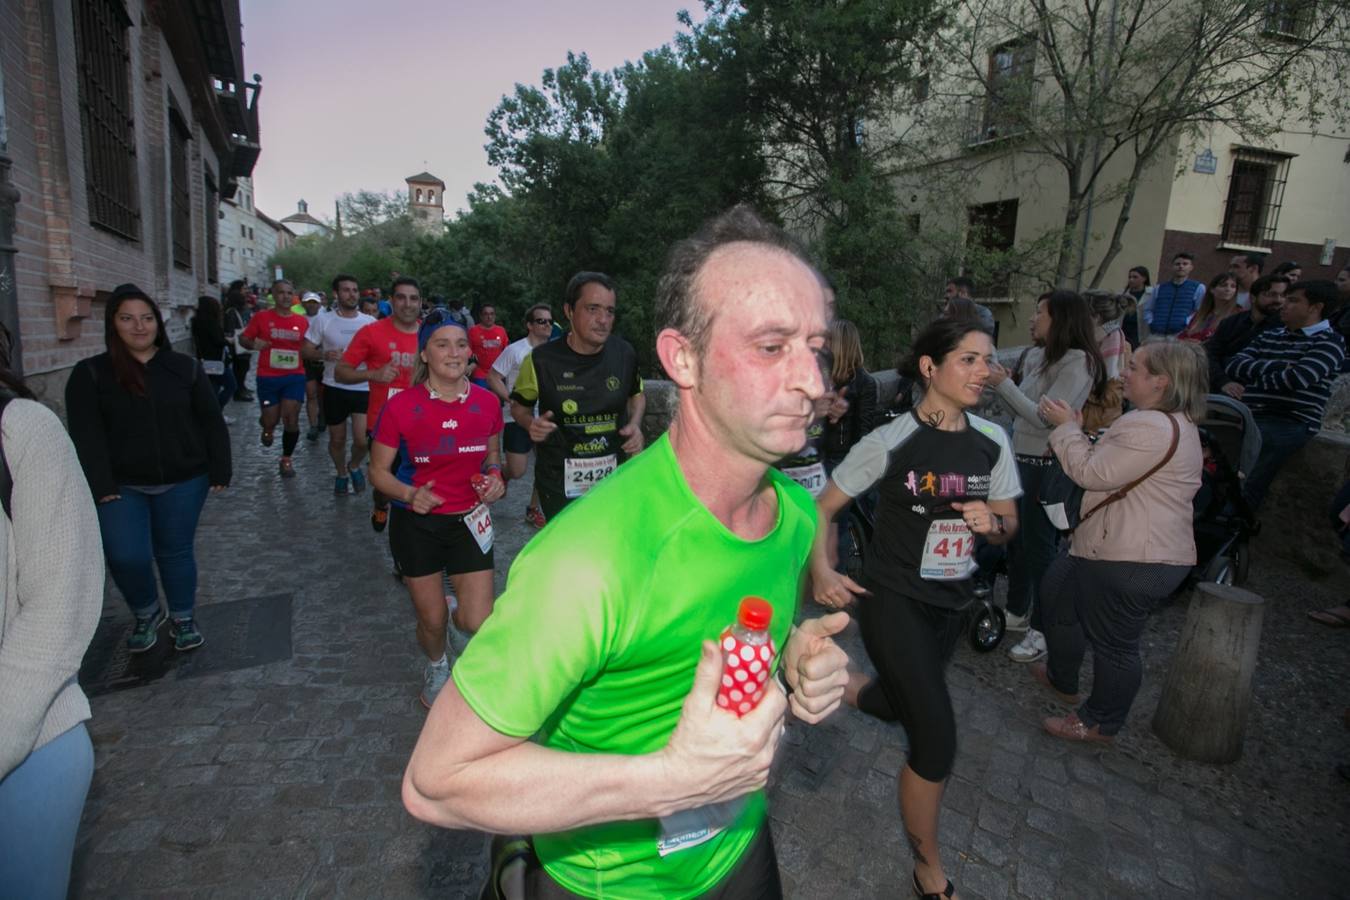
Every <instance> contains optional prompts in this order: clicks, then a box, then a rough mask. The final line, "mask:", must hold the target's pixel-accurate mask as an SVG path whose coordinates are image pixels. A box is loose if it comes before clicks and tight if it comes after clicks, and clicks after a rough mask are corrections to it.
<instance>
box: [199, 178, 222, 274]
mask: <svg viewBox="0 0 1350 900" xmlns="http://www.w3.org/2000/svg"><path fill="white" fill-rule="evenodd" d="M203 188H204V189H203V191H202V206H203V210H202V214H203V216H204V217H205V222H206V281H207V283H208V284H215V283H217V282H218V281H220V272H219V266H218V263H217V255H216V254H217V249H216V245H217V243H218V242H219V240H220V237H219V235H218V234H217V231H218V227H217V225H216V223H217V222H218V221H219V216H220V189H219V188H217V187H216V178H215V175H214V174H212V172H211V170H210V168H206V170H205V176H204V183H203Z"/></svg>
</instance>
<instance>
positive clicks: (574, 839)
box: [454, 436, 816, 900]
mask: <svg viewBox="0 0 1350 900" xmlns="http://www.w3.org/2000/svg"><path fill="white" fill-rule="evenodd" d="M767 477H768V479H769V481H770V483H771V484H772V485H773V487H774V490H775V492H776V494H777V498H778V520H777V522H776V524H775V526H774V528H773V530H772V531H771V532H770V533H769V534H768V535H766V536H765V537H764V538H762V539H760V540H758V541H746V540H743V539H741V538H739V537H737V536H736V535H734V534H732V533H731V532H730V531H728V530H727V529H726V528H725V527H724V526H723V525H722V523H721V522H719V521H718V520H717V519H716V518H715V517H714V516H713V515H712V513H710V512H709V511H708V510H707V508H706V507H705V506H703V504H702V503H701V502H700V501H699V500H698V498H697V497H695V496H694V494H693V492H692V491H691V490H690V489H689V486H688V484H687V483H686V482H685V480H684V475H683V473H682V472H681V470H680V467H679V464H678V462H677V461H676V459H675V453H674V450H673V449H672V448H671V446H670V439H669V437H668V436H662V438H661V439H660V440H658V441H657V442H656V443H654V444H653V445H652V446H651V447H649V448H648V449H647V450H646V451H644V452H642V453H640V454H638V455H637V456H636V457H634V458H633V459H632V460H631V461H629V462H628V463H626V464H624V465H623V466H621V467H620V468H619V470H618V471H617V472H615V474H614V475H612V476H610V477H609V478H606V479H605V480H604V481H603V482H601V483H600V484H598V485H596V486H595V488H594V489H593V490H592V491H591V492H590V493H589V494H588V495H587V496H586V498H585V500H584V502H581V503H573V504H572V505H570V506H568V507H567V508H566V509H565V510H563V512H562V513H560V514H559V515H558V516H556V517H555V518H554V519H552V520H550V521H549V524H548V525H547V527H545V528H544V530H543V531H541V532H540V533H539V535H538V536H537V537H535V538H534V539H533V540H532V541H530V543H529V544H527V545H526V546H525V549H524V550H522V551H521V553H520V555H519V556H517V557H516V560H515V563H514V564H513V565H512V566H511V571H510V575H509V577H508V579H507V584H506V590H505V592H504V593H503V594H502V596H501V597H499V598H497V602H496V606H495V608H494V610H493V613H492V615H491V616H489V617H488V619H487V622H486V623H485V624H484V625H483V628H482V630H480V631H479V632H478V634H477V635H476V636H475V637H474V639H473V641H472V642H470V644H469V647H468V649H467V650H466V651H465V653H464V656H463V657H462V658H461V659H460V660H459V661H458V662H457V663H456V664H455V670H454V679H455V684H456V686H457V687H458V688H459V691H460V693H461V694H462V695H463V696H464V699H465V701H466V702H467V703H468V704H469V706H470V708H472V709H473V711H474V712H475V713H477V714H478V716H479V718H481V719H482V720H483V721H484V722H486V723H487V724H488V725H489V726H491V727H492V728H493V729H495V730H497V731H498V732H501V733H502V734H506V735H511V736H514V737H521V738H528V737H534V739H535V740H536V741H537V742H538V743H540V744H541V745H543V746H545V747H552V748H555V749H558V750H563V751H566V752H569V753H623V754H632V755H635V754H642V753H650V752H653V751H656V750H659V749H661V748H662V747H664V746H665V745H666V742H667V741H668V740H669V738H670V734H671V732H672V731H674V730H675V724H676V722H678V721H679V718H680V711H681V706H682V704H683V703H684V698H685V696H686V695H687V694H688V693H689V689H690V687H691V686H692V685H693V681H694V670H695V668H696V667H697V665H698V659H699V653H700V647H701V643H702V642H703V641H705V640H716V639H717V637H718V636H719V635H720V634H721V632H722V630H723V629H724V628H725V627H726V626H727V625H730V624H731V623H732V622H733V621H735V618H736V611H737V609H738V607H739V605H740V601H741V598H742V597H745V596H747V595H756V596H759V597H763V598H765V599H766V600H768V601H769V602H770V603H771V604H772V605H773V608H774V616H773V622H772V624H771V626H770V633H771V634H772V636H773V640H774V643H775V645H776V646H777V647H778V648H779V649H780V650H781V648H782V647H783V646H784V643H785V642H786V640H787V636H788V631H789V629H790V627H791V625H792V619H793V615H794V613H795V611H796V608H797V597H798V593H799V591H800V589H801V583H802V577H803V574H804V572H805V567H806V563H807V560H808V557H809V556H810V551H811V541H812V539H813V537H814V535H815V527H816V511H815V505H814V504H813V503H812V501H811V498H810V496H808V495H807V493H806V492H805V491H804V490H802V489H801V488H800V487H798V486H797V485H796V484H794V483H792V482H791V481H790V480H789V479H788V478H786V477H785V476H784V475H782V474H781V473H779V472H777V471H774V470H770V471H769V473H768V475H767ZM746 800H747V802H745V803H744V804H743V806H742V808H741V810H740V814H739V816H737V817H736V818H735V819H734V821H733V822H732V823H731V825H730V826H729V827H727V828H726V829H725V830H722V831H720V832H716V833H715V834H714V835H713V836H712V837H711V838H709V839H706V840H704V841H703V842H701V843H697V842H694V841H690V842H689V843H688V844H686V845H685V846H684V847H683V848H682V849H679V850H675V851H673V852H667V853H666V854H665V855H664V856H663V855H661V853H660V852H659V850H658V841H659V840H660V839H661V829H660V823H659V822H658V821H657V820H654V819H645V820H639V821H632V822H613V823H607V824H602V825H595V826H590V827H585V828H578V829H575V830H573V831H567V832H562V833H558V834H540V835H536V836H535V848H536V850H537V852H538V854H539V859H540V861H541V862H542V863H543V865H544V868H545V870H546V871H547V872H548V873H549V875H550V876H551V877H552V878H553V879H554V880H555V881H557V882H558V883H559V884H561V885H562V886H563V887H565V888H567V889H568V890H569V891H573V892H574V893H577V894H581V895H582V896H585V897H601V896H604V897H625V898H663V900H665V898H684V897H696V896H698V895H699V894H702V893H704V892H705V891H707V890H708V889H709V888H711V887H713V886H714V885H715V884H716V883H717V882H718V881H720V880H721V879H722V878H723V877H724V876H726V875H727V874H728V873H729V872H730V871H731V869H732V868H733V867H734V866H735V864H736V862H737V861H738V860H739V859H740V856H741V854H742V853H743V852H744V851H745V849H746V847H747V846H748V845H749V843H750V840H751V839H752V838H753V837H754V835H755V832H756V830H757V829H758V828H759V827H760V826H761V824H762V823H763V821H764V815H765V801H764V794H763V792H762V791H760V792H756V793H755V794H752V795H749V797H747V798H746Z"/></svg>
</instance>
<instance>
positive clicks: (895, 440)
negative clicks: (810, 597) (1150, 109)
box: [811, 319, 1022, 898]
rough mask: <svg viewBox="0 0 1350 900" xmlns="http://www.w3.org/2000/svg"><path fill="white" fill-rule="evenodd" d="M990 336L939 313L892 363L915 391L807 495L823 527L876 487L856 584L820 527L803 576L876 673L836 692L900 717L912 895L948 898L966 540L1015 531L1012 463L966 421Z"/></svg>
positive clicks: (998, 436) (970, 561)
mask: <svg viewBox="0 0 1350 900" xmlns="http://www.w3.org/2000/svg"><path fill="white" fill-rule="evenodd" d="M993 356H994V345H993V341H992V340H991V339H990V337H989V334H988V333H987V332H985V331H984V330H983V329H982V328H981V327H980V326H979V325H978V324H976V323H972V322H967V321H961V320H952V319H939V320H937V321H936V322H933V323H932V324H931V325H929V326H928V327H927V328H926V329H924V331H923V332H922V333H921V334H920V335H919V336H918V338H916V339H915V341H914V346H913V348H912V355H911V357H910V359H909V360H907V361H906V362H905V363H904V364H902V366H901V374H903V375H908V376H909V377H911V378H913V379H914V380H915V382H917V383H919V384H922V385H923V388H924V393H923V398H922V399H921V400H920V401H919V402H918V404H917V405H916V406H915V407H914V409H912V410H911V411H910V412H909V414H908V415H905V416H902V417H900V418H898V419H895V420H894V421H892V422H889V423H887V424H886V425H883V426H881V427H880V428H878V429H876V430H875V431H873V432H872V433H871V434H869V435H867V436H866V437H864V438H863V439H862V440H861V441H859V442H858V444H857V445H855V446H854V447H853V449H852V450H851V451H850V452H849V454H848V456H847V457H846V458H845V459H844V461H843V462H841V463H840V464H839V466H838V467H837V468H836V469H835V470H834V473H833V474H832V475H831V477H830V480H829V482H828V483H827V484H826V486H825V491H824V492H823V493H822V494H821V496H820V498H819V499H818V500H817V504H818V507H819V511H820V521H821V522H828V521H830V519H831V518H832V517H833V516H834V515H835V514H836V513H837V512H838V511H839V510H841V509H842V508H844V507H845V506H846V505H847V504H848V503H849V501H850V500H852V498H854V497H856V496H858V495H859V494H861V493H864V492H865V491H867V490H869V489H871V488H872V486H873V485H875V486H876V487H877V489H878V492H879V494H880V498H881V500H880V504H879V506H878V509H877V522H876V530H875V535H874V537H873V538H872V543H871V545H870V546H869V547H868V551H867V557H866V564H865V567H864V570H863V575H862V582H863V583H862V584H861V585H859V584H857V583H855V582H854V581H853V580H851V579H850V578H848V577H847V576H844V575H840V574H839V573H837V572H835V571H834V570H833V569H832V568H831V567H830V565H829V561H828V558H827V553H826V547H825V534H826V530H825V529H818V530H817V533H816V544H815V547H814V549H813V551H812V558H811V576H812V583H813V585H814V592H815V597H816V600H817V601H818V602H820V603H822V604H824V605H826V606H832V607H841V606H845V605H847V604H848V603H851V602H852V601H853V599H854V595H860V596H861V599H860V601H859V608H858V619H859V624H860V625H861V627H862V635H863V642H864V644H865V645H866V647H867V654H868V656H869V657H871V659H872V663H873V664H874V665H875V666H876V669H877V677H876V678H875V679H872V678H868V677H866V676H863V675H861V674H857V673H855V674H854V675H853V677H852V678H851V680H850V682H849V687H848V691H847V692H846V693H845V700H846V701H848V702H849V703H851V704H852V705H854V706H856V707H857V708H858V709H860V710H862V711H863V712H865V713H868V714H869V715H873V716H876V717H877V718H880V719H884V720H886V721H896V720H899V721H900V723H901V724H902V725H904V727H905V733H906V734H907V735H908V737H909V746H910V750H909V760H908V762H907V763H906V765H905V767H904V769H903V770H901V773H900V815H901V818H902V819H903V820H904V825H905V834H906V836H907V837H908V839H909V844H910V847H911V848H912V849H913V852H914V879H913V881H914V884H913V887H914V893H915V894H916V895H918V896H919V897H925V898H927V897H935V898H942V897H950V896H952V894H953V892H954V890H955V888H954V887H953V886H952V883H951V882H950V881H949V880H948V879H947V875H946V872H945V871H944V869H943V867H942V860H941V858H940V857H939V855H938V810H939V807H940V805H941V802H942V789H943V785H944V783H945V781H946V779H947V776H948V775H949V774H950V773H951V768H952V762H953V760H954V759H955V757H956V719H955V716H954V715H953V712H952V702H951V697H950V696H949V694H948V693H947V684H946V681H945V678H944V675H943V670H944V669H945V667H946V664H947V661H948V660H949V659H950V658H951V655H952V652H953V651H954V650H955V648H956V642H957V640H958V638H959V637H960V635H961V633H962V631H963V630H964V629H963V625H964V622H965V611H966V608H967V607H968V606H969V605H970V603H971V602H972V601H973V599H974V594H973V592H972V587H971V581H970V578H971V575H973V574H974V572H975V561H974V556H973V552H974V549H975V536H976V535H980V536H982V537H983V538H984V539H985V540H987V541H988V542H990V543H993V544H1002V543H1006V542H1007V540H1008V539H1009V538H1010V537H1011V536H1012V535H1013V533H1014V532H1015V531H1016V530H1017V504H1016V502H1015V501H1016V499H1017V497H1018V496H1019V495H1020V494H1021V493H1022V489H1021V484H1020V482H1019V480H1018V477H1017V463H1016V461H1015V459H1014V457H1013V453H1012V449H1011V446H1010V445H1009V442H1008V437H1007V435H1006V434H1004V432H1003V429H1002V428H1000V427H999V426H997V425H995V424H993V423H991V422H987V421H985V420H984V419H980V418H978V417H976V416H972V415H970V414H969V413H967V412H966V410H967V409H969V408H970V407H972V406H974V405H975V404H977V403H978V402H979V401H980V394H981V392H982V391H983V390H984V386H985V382H986V381H987V380H988V378H989V365H990V362H991V361H992V360H993Z"/></svg>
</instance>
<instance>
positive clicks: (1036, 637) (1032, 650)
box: [1008, 628, 1046, 663]
mask: <svg viewBox="0 0 1350 900" xmlns="http://www.w3.org/2000/svg"><path fill="white" fill-rule="evenodd" d="M1045 653H1046V649H1045V635H1043V634H1041V633H1040V632H1039V631H1037V630H1036V629H1035V628H1028V629H1027V633H1026V637H1024V638H1022V641H1021V643H1019V644H1016V645H1014V646H1013V647H1012V648H1011V649H1009V650H1008V657H1009V658H1010V659H1012V661H1013V662H1020V663H1031V662H1035V661H1036V660H1038V659H1041V658H1042V657H1044V656H1045Z"/></svg>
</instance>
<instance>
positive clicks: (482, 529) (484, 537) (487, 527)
mask: <svg viewBox="0 0 1350 900" xmlns="http://www.w3.org/2000/svg"><path fill="white" fill-rule="evenodd" d="M464 524H465V526H466V527H468V529H469V534H471V535H473V539H474V541H476V542H477V544H478V549H479V550H481V551H482V552H483V553H487V552H488V551H489V550H491V549H492V513H490V512H488V508H487V506H486V505H485V504H482V503H480V504H478V505H477V506H475V507H474V508H473V510H472V511H470V512H469V513H467V514H466V515H465V516H464Z"/></svg>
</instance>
